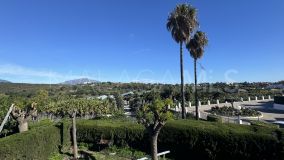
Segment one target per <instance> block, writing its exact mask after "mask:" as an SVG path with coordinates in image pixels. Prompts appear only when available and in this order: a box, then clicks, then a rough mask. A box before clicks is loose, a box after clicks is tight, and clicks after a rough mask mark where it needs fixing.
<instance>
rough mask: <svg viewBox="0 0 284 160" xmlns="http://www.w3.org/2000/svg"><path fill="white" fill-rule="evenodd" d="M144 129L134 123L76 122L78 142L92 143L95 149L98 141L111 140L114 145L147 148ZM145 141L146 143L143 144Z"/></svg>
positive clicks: (107, 121) (113, 121) (108, 121)
mask: <svg viewBox="0 0 284 160" xmlns="http://www.w3.org/2000/svg"><path fill="white" fill-rule="evenodd" d="M145 138H146V136H144V127H143V126H142V125H138V124H137V123H135V122H130V121H115V120H112V121H110V120H80V121H78V122H77V140H78V142H85V143H92V144H93V146H94V147H95V148H96V147H97V146H96V144H97V142H99V140H100V139H107V140H112V141H113V142H114V144H115V145H117V146H119V147H121V146H130V147H133V148H138V149H142V150H143V149H144V150H145V148H147V145H148V143H147V142H148V141H147V140H145ZM145 141H146V142H145Z"/></svg>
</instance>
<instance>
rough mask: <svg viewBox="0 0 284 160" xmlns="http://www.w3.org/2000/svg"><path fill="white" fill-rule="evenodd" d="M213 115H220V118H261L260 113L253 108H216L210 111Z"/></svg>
mask: <svg viewBox="0 0 284 160" xmlns="http://www.w3.org/2000/svg"><path fill="white" fill-rule="evenodd" d="M209 112H210V113H211V114H214V115H219V116H229V117H234V116H242V117H258V116H261V113H260V112H259V111H256V110H254V109H252V108H244V107H241V108H240V109H237V108H234V107H232V106H223V107H219V106H215V107H212V108H211V110H209Z"/></svg>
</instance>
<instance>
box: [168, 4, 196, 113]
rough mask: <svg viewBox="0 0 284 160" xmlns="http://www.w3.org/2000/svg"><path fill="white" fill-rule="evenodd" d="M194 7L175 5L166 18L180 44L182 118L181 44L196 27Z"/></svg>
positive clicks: (181, 65) (173, 35)
mask: <svg viewBox="0 0 284 160" xmlns="http://www.w3.org/2000/svg"><path fill="white" fill-rule="evenodd" d="M197 26H198V22H197V18H196V9H195V8H193V7H192V6H191V5H188V4H180V5H177V6H176V8H175V9H174V10H173V11H172V12H171V13H170V15H169V17H168V20H167V29H168V31H169V32H171V35H172V37H173V39H174V40H175V41H176V42H177V43H179V44H180V79H181V95H182V99H181V100H182V118H185V116H186V113H185V105H184V103H185V96H184V78H183V52H182V45H183V43H185V42H186V41H187V40H188V39H189V38H190V35H191V33H192V32H193V31H194V30H195V29H196V28H197Z"/></svg>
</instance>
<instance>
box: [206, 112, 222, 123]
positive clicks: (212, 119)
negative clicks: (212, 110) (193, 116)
mask: <svg viewBox="0 0 284 160" xmlns="http://www.w3.org/2000/svg"><path fill="white" fill-rule="evenodd" d="M207 121H210V122H220V123H222V118H221V117H219V116H215V115H212V114H209V115H207Z"/></svg>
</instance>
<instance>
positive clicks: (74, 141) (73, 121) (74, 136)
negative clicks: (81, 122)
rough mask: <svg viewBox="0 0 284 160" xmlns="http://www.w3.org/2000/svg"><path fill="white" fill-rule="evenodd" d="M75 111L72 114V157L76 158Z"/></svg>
mask: <svg viewBox="0 0 284 160" xmlns="http://www.w3.org/2000/svg"><path fill="white" fill-rule="evenodd" d="M76 131H77V128H76V112H74V113H73V116H72V137H73V153H74V159H77V158H78V146H77V136H76Z"/></svg>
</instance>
